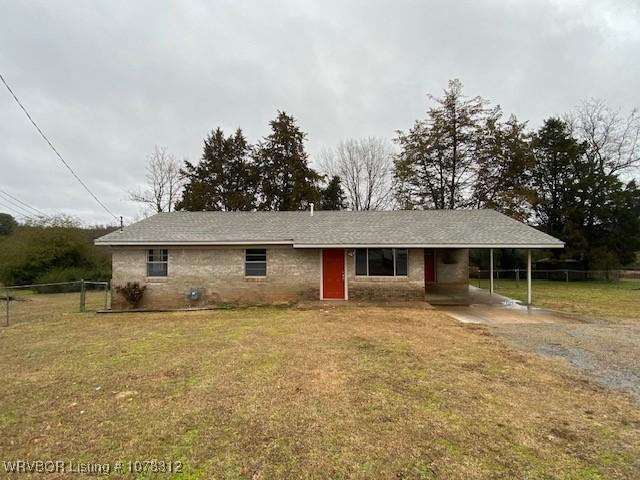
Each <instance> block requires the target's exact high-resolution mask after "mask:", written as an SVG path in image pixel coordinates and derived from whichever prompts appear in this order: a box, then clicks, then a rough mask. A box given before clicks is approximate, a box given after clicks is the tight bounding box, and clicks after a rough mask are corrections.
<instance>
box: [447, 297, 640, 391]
mask: <svg viewBox="0 0 640 480" xmlns="http://www.w3.org/2000/svg"><path fill="white" fill-rule="evenodd" d="M472 288H473V287H472ZM476 290H478V289H476ZM470 294H471V295H472V296H474V298H475V299H476V300H477V301H480V300H483V299H484V300H486V296H488V292H486V291H485V292H484V293H483V292H470ZM490 297H491V298H490V299H489V302H487V303H473V304H471V305H469V306H438V307H436V309H437V310H439V311H443V312H445V313H447V314H448V315H450V316H451V317H453V318H455V319H457V320H459V321H460V322H463V323H478V324H483V325H487V326H488V327H489V329H490V330H491V332H492V333H493V334H495V335H496V336H498V337H500V338H502V339H503V340H505V341H506V342H507V343H508V344H509V345H511V346H513V347H515V348H518V349H520V350H525V351H528V352H532V353H536V354H538V355H543V356H547V357H552V358H560V359H563V360H565V361H567V362H568V363H569V364H570V365H572V366H573V367H575V368H577V369H578V370H580V371H581V372H582V373H583V374H584V375H586V376H587V377H588V378H589V379H591V380H592V381H595V382H596V383H599V384H600V385H603V386H606V387H610V388H614V389H616V390H620V391H623V392H626V393H628V394H631V395H632V396H633V397H635V398H636V399H638V400H640V325H637V324H618V323H616V324H614V323H610V322H607V321H606V320H602V321H600V322H598V321H594V320H585V319H581V318H579V317H575V316H571V315H567V314H563V313H559V312H554V311H550V310H545V309H542V308H536V307H526V306H523V305H520V304H518V303H517V302H515V301H513V300H511V299H509V298H507V297H502V296H500V295H495V294H494V295H491V296H490Z"/></svg>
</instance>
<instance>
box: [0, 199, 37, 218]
mask: <svg viewBox="0 0 640 480" xmlns="http://www.w3.org/2000/svg"><path fill="white" fill-rule="evenodd" d="M0 207H3V208H6V209H7V210H9V211H10V212H13V213H14V214H15V215H19V216H21V217H24V218H26V219H28V220H31V217H30V216H29V215H26V214H24V213H22V212H20V211H18V210H16V209H15V208H13V207H10V206H9V205H7V204H4V203H1V202H0Z"/></svg>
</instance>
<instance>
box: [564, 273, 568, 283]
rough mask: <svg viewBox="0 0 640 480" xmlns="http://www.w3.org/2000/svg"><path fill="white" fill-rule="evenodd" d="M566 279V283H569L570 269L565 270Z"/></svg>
mask: <svg viewBox="0 0 640 480" xmlns="http://www.w3.org/2000/svg"><path fill="white" fill-rule="evenodd" d="M564 280H565V282H566V283H569V270H565V271H564Z"/></svg>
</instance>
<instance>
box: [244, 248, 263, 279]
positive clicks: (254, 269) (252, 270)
mask: <svg viewBox="0 0 640 480" xmlns="http://www.w3.org/2000/svg"><path fill="white" fill-rule="evenodd" d="M244 274H245V276H247V277H266V276H267V249H266V248H247V249H246V250H245V260H244Z"/></svg>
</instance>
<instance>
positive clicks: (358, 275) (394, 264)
mask: <svg viewBox="0 0 640 480" xmlns="http://www.w3.org/2000/svg"><path fill="white" fill-rule="evenodd" d="M385 248H389V247H382V248H374V250H384V249H385ZM358 250H364V251H365V253H366V265H367V273H366V274H364V275H362V274H358ZM391 250H392V251H393V275H369V248H368V247H367V248H356V249H355V254H354V256H355V269H354V270H355V273H356V277H381V278H382V277H387V278H396V277H401V278H404V277H408V276H409V249H408V248H391ZM398 250H405V251H406V252H407V273H406V274H404V275H398V272H397V265H396V263H397V260H396V255H397V254H396V252H397V251H398Z"/></svg>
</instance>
